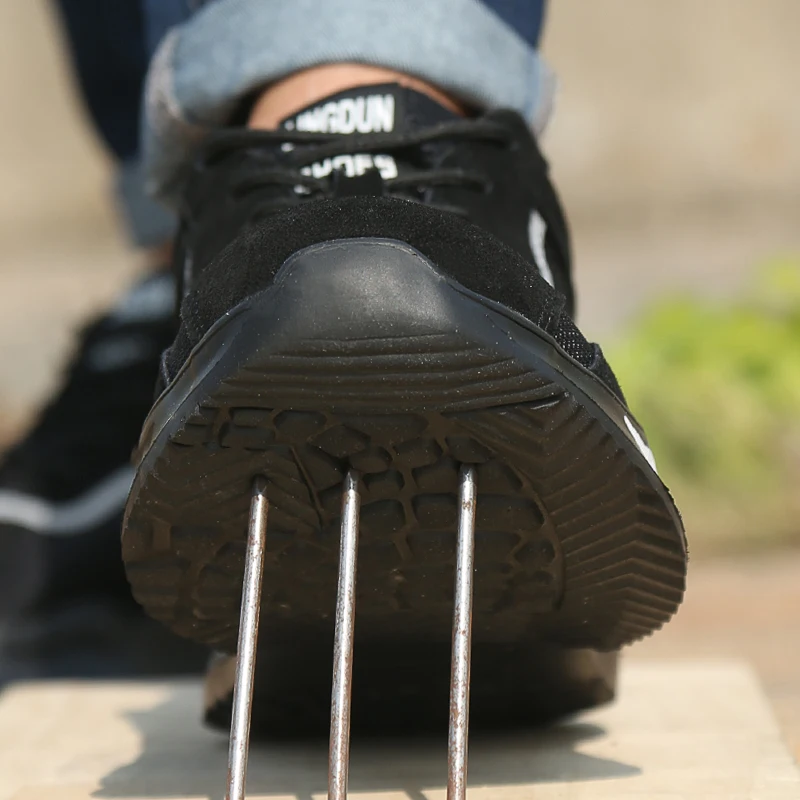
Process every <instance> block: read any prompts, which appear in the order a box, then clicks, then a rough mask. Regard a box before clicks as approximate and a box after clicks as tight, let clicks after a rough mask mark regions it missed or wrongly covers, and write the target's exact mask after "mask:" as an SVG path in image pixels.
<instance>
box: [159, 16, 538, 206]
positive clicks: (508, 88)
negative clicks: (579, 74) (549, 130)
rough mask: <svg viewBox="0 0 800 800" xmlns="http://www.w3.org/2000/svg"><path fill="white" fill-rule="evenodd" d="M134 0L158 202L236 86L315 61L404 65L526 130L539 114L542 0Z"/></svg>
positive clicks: (169, 195) (171, 193)
mask: <svg viewBox="0 0 800 800" xmlns="http://www.w3.org/2000/svg"><path fill="white" fill-rule="evenodd" d="M143 2H144V3H145V8H146V11H147V20H148V24H147V28H148V30H149V32H150V41H151V42H155V41H158V40H160V44H159V45H158V48H157V50H156V53H155V55H154V58H153V61H152V63H151V66H150V74H149V77H148V82H147V89H146V94H145V114H144V121H143V144H144V155H145V162H146V170H147V177H148V188H149V189H150V190H151V191H152V192H153V193H154V194H156V195H157V196H159V197H161V198H162V199H164V200H166V201H167V202H169V201H173V200H175V196H176V193H177V189H178V186H179V183H180V176H181V172H182V167H183V166H184V165H185V163H186V160H187V158H188V157H189V154H190V153H191V152H192V150H193V149H194V147H195V145H196V144H197V143H198V142H200V141H201V140H202V139H203V137H204V136H205V135H206V134H207V133H208V132H209V131H211V130H212V129H214V128H215V127H219V126H222V125H224V124H225V123H226V122H227V121H228V120H230V119H231V116H232V115H233V114H234V113H235V111H236V110H237V109H238V108H240V106H241V103H242V101H243V99H244V98H245V97H247V96H248V95H250V94H251V93H252V92H253V91H254V90H257V89H258V88H260V87H262V86H264V85H266V84H268V83H269V82H270V81H274V80H276V79H278V78H281V77H283V76H285V75H287V74H289V73H292V72H295V71H297V70H299V69H304V68H307V67H312V66H315V65H318V64H326V63H333V62H341V61H352V62H360V63H365V64H374V65H377V66H383V67H387V68H390V69H396V70H399V71H401V72H405V73H409V74H412V75H416V76H418V77H420V78H423V79H425V80H427V81H429V82H430V83H433V84H435V85H436V86H438V87H440V88H442V89H444V90H446V91H447V92H449V93H450V94H452V95H453V96H455V97H458V98H459V99H461V100H463V101H465V102H467V103H469V104H470V105H473V106H476V107H478V108H484V109H490V108H494V107H506V108H513V109H516V110H517V111H519V112H520V113H521V114H523V115H524V116H525V117H526V118H527V119H528V121H529V123H530V124H531V125H532V127H533V128H534V129H535V130H539V129H541V128H542V127H543V125H544V123H545V121H546V119H547V117H548V116H549V112H550V106H551V102H552V94H553V83H554V82H553V80H552V76H551V74H550V72H549V70H548V69H547V68H546V66H545V65H544V63H543V61H542V60H541V59H540V57H539V54H538V52H537V47H536V46H537V42H538V37H539V32H540V30H541V25H542V16H543V6H544V3H543V0H143ZM181 20H183V21H182V22H180V21H181ZM177 22H180V24H178V25H176V23H177Z"/></svg>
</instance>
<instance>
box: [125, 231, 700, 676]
mask: <svg viewBox="0 0 800 800" xmlns="http://www.w3.org/2000/svg"><path fill="white" fill-rule="evenodd" d="M137 457H138V459H139V465H138V471H137V475H136V478H135V480H134V483H133V487H132V490H131V494H130V497H129V500H128V505H127V509H126V515H125V523H124V533H123V557H124V560H125V562H126V568H127V572H128V577H129V580H130V582H131V584H132V587H133V592H134V595H135V597H136V598H137V600H138V601H139V602H140V603H141V604H142V605H143V606H144V607H145V609H146V610H147V611H148V612H149V613H150V614H151V615H152V616H153V617H156V618H157V619H159V620H161V621H163V622H164V623H165V624H166V625H168V626H169V627H170V628H172V629H173V630H174V631H176V632H177V633H179V634H181V635H183V636H186V637H189V638H191V639H194V640H196V641H199V642H202V643H205V644H208V645H211V646H213V647H214V648H216V649H218V650H223V651H227V652H233V651H234V650H235V647H236V637H237V631H238V623H239V606H240V600H241V592H242V575H243V564H244V553H245V543H246V536H247V521H248V511H249V503H250V497H251V487H252V484H253V481H254V479H255V478H256V477H258V476H263V477H265V478H266V479H267V481H268V485H269V488H268V497H269V502H270V511H269V526H268V531H267V552H266V565H265V572H264V584H263V599H262V622H261V630H262V637H261V642H262V646H263V648H268V647H269V646H270V644H268V643H273V645H274V646H276V647H279V646H280V643H281V642H283V643H284V645H285V643H288V642H293V641H301V640H308V641H326V642H330V641H331V640H332V636H333V623H334V604H335V598H336V586H337V573H338V557H339V525H340V515H341V496H342V483H343V480H344V477H345V475H346V473H347V471H348V470H350V469H353V470H356V471H357V472H358V473H360V475H361V476H362V480H361V496H362V505H361V523H360V531H361V534H360V549H359V563H358V583H357V616H356V634H355V635H356V653H357V654H358V653H359V648H360V647H362V648H363V647H373V648H376V649H377V650H379V649H380V647H381V643H386V644H387V646H388V645H390V644H391V646H392V647H395V646H397V645H398V643H400V644H401V645H402V644H403V643H405V644H406V645H407V646H408V647H411V648H420V647H421V651H422V650H424V649H425V647H426V646H427V647H433V648H435V647H437V646H439V645H442V644H443V643H447V644H449V642H450V635H451V625H452V613H453V575H454V563H455V544H456V515H457V490H458V486H457V481H458V472H459V465H461V464H473V465H475V468H476V473H477V487H478V499H477V523H476V551H475V563H476V570H475V587H474V591H475V607H474V618H473V641H474V643H475V644H474V646H475V648H476V656H475V657H476V659H478V658H479V656H478V652H479V651H480V649H481V648H484V647H485V648H487V649H488V651H496V652H497V653H498V654H499V653H501V652H503V651H504V649H507V648H512V649H513V650H514V651H515V652H517V653H518V654H519V653H522V652H523V651H525V650H526V648H527V649H530V651H531V652H534V651H536V650H537V648H541V647H542V646H551V645H554V646H557V647H562V648H564V647H566V648H592V649H595V650H604V651H608V650H615V649H618V648H619V647H621V646H623V645H625V644H628V643H630V642H633V641H635V640H637V639H639V638H641V637H643V636H646V635H648V634H650V633H651V632H653V631H655V630H656V629H658V628H659V627H661V626H662V625H663V624H664V623H665V622H666V621H667V620H669V619H670V617H671V616H672V615H673V614H674V612H675V611H676V609H677V607H678V605H679V603H680V602H681V599H682V596H683V592H684V586H685V576H686V565H687V552H686V542H685V537H684V534H683V528H682V524H681V521H680V516H679V514H678V512H677V510H676V508H675V506H674V504H673V502H672V499H671V497H670V495H669V492H668V491H667V490H666V488H665V487H664V485H663V483H662V482H661V480H660V479H659V477H658V475H657V474H656V472H655V471H654V468H653V467H652V466H651V463H650V454H649V451H648V450H647V448H646V445H645V444H644V440H643V437H642V435H641V433H640V431H639V429H638V427H637V425H636V423H635V421H634V420H633V419H632V418H631V416H630V413H629V412H628V411H627V409H626V408H625V407H624V405H623V404H622V403H621V402H620V401H619V400H618V399H617V397H616V396H615V395H614V394H613V393H612V392H611V391H610V390H609V389H608V388H607V387H606V386H605V384H603V383H602V381H600V379H598V378H597V377H596V376H595V375H593V374H592V373H591V372H590V371H589V370H587V369H585V368H584V367H582V366H581V365H580V364H578V363H577V362H576V361H574V360H573V359H572V358H570V357H569V356H568V355H567V354H566V353H565V352H564V351H563V350H562V349H561V347H560V346H559V345H558V344H557V343H556V342H555V340H553V339H552V338H551V337H550V336H549V335H548V334H547V333H545V332H544V331H543V330H541V329H540V328H538V327H536V326H534V325H532V324H531V323H530V322H529V321H527V320H525V319H524V318H523V317H521V316H519V315H517V314H515V313H514V312H510V311H509V310H508V309H506V308H505V307H503V306H500V305H499V304H496V303H493V302H491V301H489V300H487V299H486V298H483V297H480V296H478V295H476V294H474V293H472V292H470V291H468V290H467V289H465V288H464V287H462V286H460V285H459V284H457V283H455V282H454V281H452V280H450V279H449V278H447V277H446V276H444V275H442V274H441V273H440V272H439V271H437V269H436V268H435V267H434V266H433V265H432V264H431V263H430V261H428V260H427V259H426V258H425V257H423V256H422V255H421V254H420V253H418V252H417V251H416V250H414V249H413V248H411V247H410V246H408V245H406V244H404V243H401V242H397V241H393V240H382V239H352V240H338V241H332V242H325V243H322V244H319V245H315V246H313V247H310V248H307V249H305V250H303V251H300V252H298V253H296V254H295V255H294V256H293V257H292V258H290V259H289V260H288V261H287V262H286V263H285V264H284V265H283V267H282V268H281V271H280V272H279V273H278V275H277V276H276V280H275V282H274V284H273V285H272V286H271V287H270V288H269V289H267V290H264V291H262V292H260V293H258V294H255V295H252V296H251V297H249V298H248V299H247V300H246V301H244V302H243V303H241V304H240V305H239V306H237V307H236V308H235V309H234V310H232V311H231V312H229V313H228V314H227V315H225V317H224V318H223V319H221V320H219V321H218V322H217V323H216V324H215V325H214V326H213V327H212V328H211V330H210V331H209V332H208V333H207V334H206V335H205V336H204V338H203V339H202V341H201V342H200V343H199V344H198V345H197V346H196V347H195V349H194V350H193V352H192V354H191V355H190V357H189V359H188V360H187V362H186V363H185V364H184V366H183V368H182V369H181V371H180V373H179V375H178V376H177V378H176V379H175V380H174V381H173V383H172V384H171V385H170V387H169V388H168V389H167V390H166V391H165V392H164V393H163V394H162V396H161V397H160V398H159V400H158V401H157V403H156V405H155V406H154V408H153V411H152V412H151V414H150V416H149V417H148V420H147V422H146V423H145V426H144V430H143V433H142V438H141V441H140V446H139V450H138V453H137ZM360 643H361V644H360ZM328 652H330V651H328ZM357 658H358V656H357ZM523 661H524V658H523ZM376 666H377V665H376ZM357 672H358V668H357ZM358 680H359V679H358V676H357V677H356V683H357V682H358ZM328 686H329V684H328Z"/></svg>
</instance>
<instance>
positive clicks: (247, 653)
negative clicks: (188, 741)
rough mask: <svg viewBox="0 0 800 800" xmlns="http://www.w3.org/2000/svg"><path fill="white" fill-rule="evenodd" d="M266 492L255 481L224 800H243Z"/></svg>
mask: <svg viewBox="0 0 800 800" xmlns="http://www.w3.org/2000/svg"><path fill="white" fill-rule="evenodd" d="M266 491H267V482H266V480H265V479H264V478H257V479H256V481H255V484H254V486H253V496H252V500H251V503H250V524H249V526H248V530H247V555H246V558H245V563H244V586H243V587H242V609H241V612H240V615H239V647H238V650H237V655H236V681H235V683H234V687H233V713H232V715H231V733H230V744H229V748H228V791H227V794H226V795H225V800H244V797H245V787H246V784H247V756H248V752H249V748H250V717H251V713H252V709H253V679H254V676H255V666H256V644H257V642H258V622H259V617H260V614H261V583H262V580H263V577H264V545H265V541H266V535H267V512H268V511H269V501H268V500H267V495H266Z"/></svg>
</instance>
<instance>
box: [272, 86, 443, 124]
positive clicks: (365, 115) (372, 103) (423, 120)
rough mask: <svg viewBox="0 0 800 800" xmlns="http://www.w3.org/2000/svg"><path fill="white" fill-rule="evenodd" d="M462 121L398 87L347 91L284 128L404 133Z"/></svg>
mask: <svg viewBox="0 0 800 800" xmlns="http://www.w3.org/2000/svg"><path fill="white" fill-rule="evenodd" d="M454 119H458V116H457V115H456V114H454V113H453V112H452V111H450V110H449V109H447V108H445V107H444V106H442V105H440V104H439V103H437V102H436V101H435V100H433V99H432V98H430V97H428V95H426V94H423V93H422V92H416V91H414V90H413V89H409V88H407V87H405V86H400V85H399V84H397V83H384V84H373V85H369V86H359V87H356V88H354V89H347V90H346V91H344V92H337V93H336V94H332V95H330V96H329V97H325V98H323V99H322V100H319V101H318V102H316V103H312V104H311V105H309V106H307V107H306V108H304V109H302V110H300V111H297V112H295V113H294V114H292V115H291V116H289V117H286V119H284V120H283V121H282V122H281V128H283V129H284V130H288V131H308V132H312V133H338V134H342V135H348V134H367V133H391V132H397V133H404V132H407V131H412V130H417V129H419V128H424V127H428V126H430V125H435V124H437V123H439V122H448V121H452V120H454Z"/></svg>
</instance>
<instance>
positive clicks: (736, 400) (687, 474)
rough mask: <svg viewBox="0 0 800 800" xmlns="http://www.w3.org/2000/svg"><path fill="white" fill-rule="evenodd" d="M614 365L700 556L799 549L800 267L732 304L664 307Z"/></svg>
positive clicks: (626, 343) (620, 350)
mask: <svg viewBox="0 0 800 800" xmlns="http://www.w3.org/2000/svg"><path fill="white" fill-rule="evenodd" d="M611 362H612V363H613V364H614V366H615V369H616V371H617V373H618V375H619V378H620V382H621V383H622V385H623V387H624V389H625V392H626V395H627V399H628V402H629V405H630V407H631V409H632V410H633V412H634V414H635V415H636V416H637V418H638V419H639V420H640V421H641V422H642V424H643V425H644V427H645V430H646V431H647V433H648V437H649V439H650V444H651V446H652V448H653V450H654V452H655V454H656V458H657V460H658V465H659V472H660V474H661V475H662V477H663V478H664V480H665V482H666V483H667V485H669V486H670V487H671V488H672V489H673V491H674V494H675V495H676V499H677V500H678V503H679V505H681V507H682V508H683V509H684V514H685V518H686V523H687V529H688V530H689V532H690V534H691V535H692V539H693V540H694V541H695V542H696V547H695V549H696V550H698V551H700V552H702V551H706V550H709V549H713V550H714V551H718V550H720V549H725V548H730V549H734V548H740V547H741V546H743V545H754V544H757V543H758V542H759V541H765V540H767V539H769V540H771V541H777V540H781V541H785V540H787V539H790V540H795V541H797V542H800V514H799V513H798V512H800V499H798V494H800V492H799V491H798V489H800V262H798V261H792V260H785V261H781V262H775V263H772V264H769V265H767V266H766V267H765V268H764V269H763V270H762V271H761V272H760V273H759V276H758V280H757V282H756V283H755V284H754V286H753V288H752V290H751V291H750V292H748V293H747V294H746V295H745V296H743V297H742V298H740V299H738V300H737V301H735V302H733V303H730V302H729V303H727V304H724V303H721V302H719V303H712V302H709V301H707V300H702V299H699V298H689V297H681V298H672V299H668V300H664V301H662V302H660V303H658V304H657V305H656V306H654V307H653V308H651V309H650V310H649V311H648V312H646V313H645V314H644V315H643V316H642V317H641V318H640V319H639V320H638V321H637V322H636V323H635V324H634V325H633V326H632V327H631V329H630V330H629V331H628V332H627V334H626V336H625V337H624V340H622V341H620V342H619V343H618V344H617V346H616V347H614V348H612V353H611Z"/></svg>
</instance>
